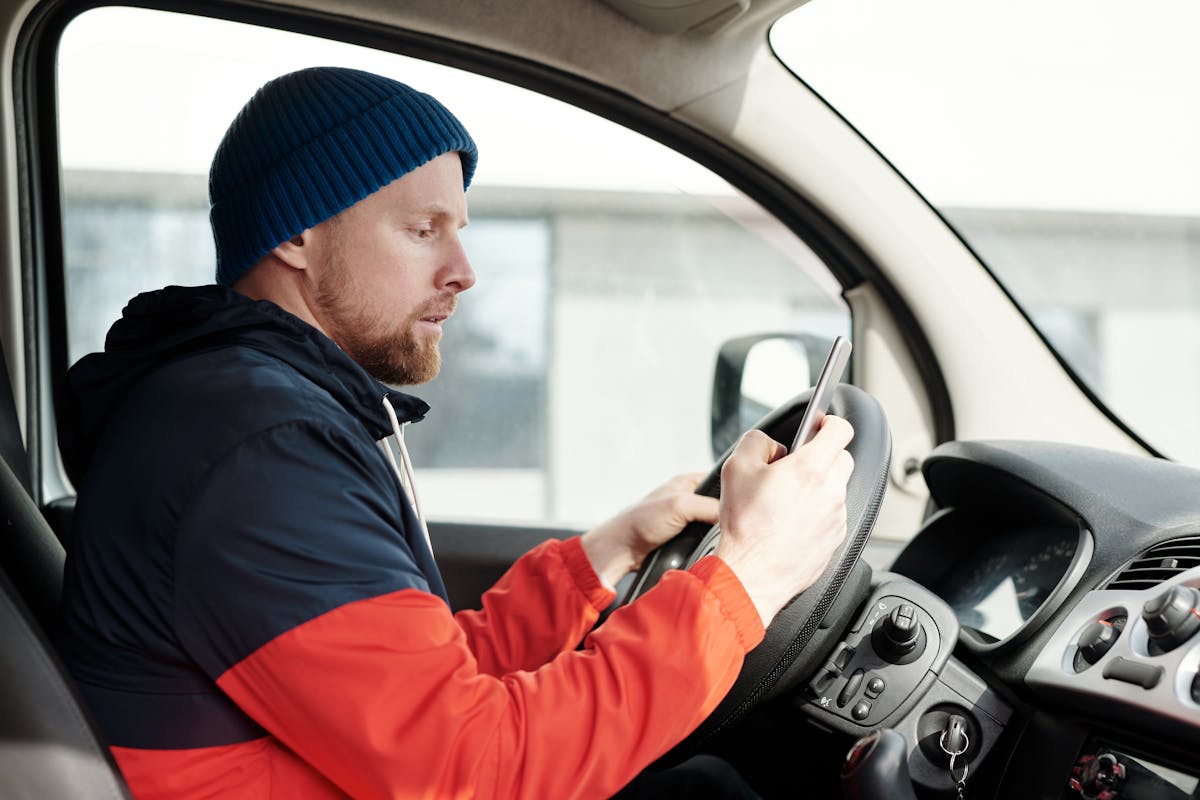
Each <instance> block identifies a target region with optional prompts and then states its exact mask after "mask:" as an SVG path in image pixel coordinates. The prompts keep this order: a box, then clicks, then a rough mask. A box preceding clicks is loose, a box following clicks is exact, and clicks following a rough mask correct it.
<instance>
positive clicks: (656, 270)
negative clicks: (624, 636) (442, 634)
mask: <svg viewBox="0 0 1200 800" xmlns="http://www.w3.org/2000/svg"><path fill="white" fill-rule="evenodd" d="M317 64H331V65H340V66H350V67H357V68H360V69H367V70H371V71H374V72H378V73H381V74H386V75H389V76H391V77H394V78H397V79H399V80H401V81H404V82H406V83H409V84H411V85H413V86H415V87H417V88H419V89H421V90H423V91H427V92H429V93H431V94H433V95H434V96H436V97H438V98H439V99H441V100H442V101H443V102H444V103H445V104H446V105H447V106H448V107H449V108H450V109H452V110H453V111H454V112H455V113H456V114H457V115H458V116H459V117H460V118H461V119H462V120H463V122H464V124H465V125H466V127H467V129H468V130H470V131H471V132H472V134H473V136H474V137H475V139H476V140H477V143H478V145H479V149H480V163H479V169H478V172H477V174H476V178H475V182H474V184H473V185H472V187H471V190H470V192H469V194H468V200H469V203H470V213H471V224H470V226H469V227H468V228H467V229H466V231H465V236H464V242H465V245H466V248H467V252H468V254H469V256H470V257H471V259H472V262H473V265H474V267H475V270H476V273H477V274H478V279H479V280H478V284H477V285H476V287H475V288H473V289H471V291H470V292H468V293H467V294H465V295H464V296H463V297H462V298H461V302H460V304H459V311H458V313H456V315H455V317H454V318H453V320H452V321H451V323H450V324H449V325H447V329H446V333H445V337H444V339H443V345H442V350H443V365H444V366H443V370H442V373H441V374H440V375H439V377H438V378H437V379H436V380H435V381H433V382H432V383H430V384H428V385H425V386H420V387H414V388H412V389H411V390H410V391H412V393H414V394H417V395H418V396H420V397H422V398H423V399H425V400H427V401H428V402H430V404H431V405H432V407H433V410H432V411H431V413H430V414H429V416H428V417H427V419H426V420H425V421H423V422H421V423H420V424H418V425H415V426H413V427H412V428H411V429H410V431H409V433H408V435H407V438H408V442H409V446H410V449H411V450H412V454H413V457H414V461H415V463H416V465H417V484H418V488H419V490H420V492H421V495H422V505H423V506H424V508H425V510H426V512H427V514H428V515H429V516H430V518H431V519H454V520H473V521H478V520H522V521H532V522H543V523H554V524H586V523H589V522H592V521H594V520H596V519H597V518H599V517H600V516H601V515H603V514H605V513H610V512H611V510H612V508H613V507H614V503H619V502H621V501H631V500H633V499H635V498H636V497H637V496H638V495H640V494H642V493H644V492H646V491H648V490H649V489H650V488H652V487H653V486H654V485H656V484H657V483H659V482H661V481H662V480H664V479H665V478H666V477H668V476H669V475H671V474H674V473H677V472H681V471H690V470H700V469H704V468H706V467H707V466H708V465H709V464H710V463H711V460H712V456H711V453H710V441H709V431H710V425H711V420H710V401H711V398H710V394H711V383H712V375H713V367H714V363H715V360H716V355H717V351H718V348H719V347H720V345H721V344H722V342H724V341H726V340H729V339H731V338H734V337H739V336H746V335H749V334H755V333H760V332H767V331H792V332H800V333H807V334H813V335H816V336H819V337H824V338H832V337H833V336H834V335H836V334H839V333H842V334H844V333H847V332H848V331H849V327H850V317H849V312H848V310H847V308H846V306H845V304H844V303H843V302H842V300H841V297H840V287H839V286H838V285H837V283H836V281H835V280H834V279H833V278H832V277H831V275H830V274H829V272H828V271H827V270H826V268H825V267H824V266H823V265H822V264H821V262H820V261H819V259H817V257H816V256H815V255H814V254H813V253H812V252H811V251H810V250H809V249H808V248H807V247H806V246H805V245H804V243H803V242H801V241H800V240H799V239H797V238H796V237H795V236H794V235H793V234H792V233H791V232H790V231H788V230H787V229H785V228H784V227H783V226H782V225H781V224H780V223H779V222H778V221H777V220H775V219H774V218H772V217H771V216H770V215H768V214H767V213H765V212H764V211H763V210H762V209H761V208H760V207H759V206H757V205H756V204H754V203H753V202H751V201H749V200H748V199H747V198H746V197H744V196H742V195H741V194H739V193H738V192H737V191H735V190H734V189H733V188H732V187H731V186H730V185H729V184H728V183H727V182H726V181H724V180H722V179H721V178H719V177H718V176H716V175H714V174H713V173H711V172H709V171H708V170H706V169H704V168H703V167H701V166H699V165H697V164H696V163H694V162H692V161H690V160H688V159H686V158H684V157H682V156H680V155H679V154H677V153H675V152H673V151H671V150H669V149H667V148H665V147H663V146H661V145H659V144H657V143H655V142H653V141H652V140H650V139H648V138H646V137H643V136H641V135H639V134H636V133H634V132H631V131H629V130H627V129H625V128H622V127H620V126H618V125H615V124H613V123H611V122H608V121H606V120H604V119H602V118H600V117H597V116H595V115H592V114H590V113H587V112H584V111H581V110H579V109H577V108H574V107H571V106H568V105H566V104H564V103H561V102H559V101H556V100H553V99H551V98H548V97H545V96H541V95H538V94H535V93H533V92H530V91H527V90H524V89H520V88H517V87H514V86H511V85H507V84H504V83H502V82H498V81H495V80H491V79H488V78H483V77H480V76H478V75H474V74H471V73H468V72H463V71H459V70H454V69H450V68H447V67H443V66H439V65H435V64H430V63H425V62H421V61H417V60H414V59H411V58H406V57H401V56H398V55H394V54H390V53H383V52H378V51H373V50H370V49H366V48H361V47H354V46H350V45H345V44H341V43H336V42H330V41H324V40H320V39H314V38H311V37H304V36H299V35H295V34H290V33H285V32H281V31H276V30H270V29H264V28H256V27H253V26H247V25H239V24H233V23H228V22H221V21H215V20H209V19H204V18H198V17H192V16H187V15H182V14H175V13H166V12H159V11H148V10H139V9H117V8H102V9H97V10H93V11H89V12H86V13H85V14H83V15H81V16H80V17H78V18H77V19H76V20H75V21H74V22H72V23H71V25H70V26H69V27H68V29H67V30H66V31H65V33H64V36H63V39H62V43H61V47H60V54H59V68H58V86H59V125H60V142H61V163H62V185H63V231H64V237H65V242H64V245H65V247H64V251H65V260H66V264H65V266H66V281H65V284H66V301H67V302H66V305H67V310H68V323H67V327H68V331H67V335H68V349H69V355H70V358H71V359H72V360H74V359H77V358H78V357H80V356H82V355H83V354H85V353H87V352H90V351H93V350H96V349H98V348H100V347H102V345H103V339H104V334H105V331H106V330H107V328H108V326H109V325H110V324H111V323H112V322H113V320H114V319H116V318H117V316H118V315H119V313H120V310H121V307H122V306H123V305H124V303H125V302H126V301H127V300H128V298H129V297H131V296H132V295H133V294H135V293H137V292H139V291H144V290H148V289H153V288H158V287H161V286H163V285H166V284H171V283H176V284H202V283H210V282H212V280H213V263H214V262H213V259H214V255H213V245H212V240H211V234H210V232H209V227H208V218H207V210H208V203H207V196H206V172H207V169H208V163H209V160H210V159H211V157H212V153H213V152H214V150H215V148H216V145H217V142H218V141H219V139H220V137H221V135H222V133H223V132H224V129H225V127H226V126H227V125H228V124H229V122H230V121H231V120H232V118H233V117H234V115H235V114H236V113H237V111H238V109H239V108H240V107H241V105H242V103H244V102H245V101H246V100H247V99H248V98H249V97H250V96H251V94H252V93H253V92H254V90H255V89H256V88H257V87H258V86H260V85H261V84H262V83H264V82H266V81H267V80H269V79H271V78H273V77H275V76H277V75H280V74H282V73H285V72H288V71H290V70H293V69H298V68H302V67H306V66H313V65H317ZM773 379H774V380H775V381H776V382H778V383H780V384H781V385H783V386H784V387H786V389H787V391H786V392H784V393H783V394H782V395H780V396H784V397H786V396H787V393H788V392H794V391H797V390H799V389H800V388H803V387H804V386H805V385H807V377H806V376H805V375H781V374H776V375H773Z"/></svg>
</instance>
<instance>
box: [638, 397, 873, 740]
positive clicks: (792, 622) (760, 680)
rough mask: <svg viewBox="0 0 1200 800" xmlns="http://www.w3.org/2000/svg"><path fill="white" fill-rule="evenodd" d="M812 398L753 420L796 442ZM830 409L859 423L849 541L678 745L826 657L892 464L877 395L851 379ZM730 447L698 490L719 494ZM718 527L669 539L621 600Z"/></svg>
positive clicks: (695, 550) (725, 722) (684, 557)
mask: <svg viewBox="0 0 1200 800" xmlns="http://www.w3.org/2000/svg"><path fill="white" fill-rule="evenodd" d="M811 397H812V391H811V390H809V391H806V392H803V393H801V394H799V395H797V396H796V397H794V398H792V399H791V400H789V401H788V402H786V403H784V404H783V405H782V406H780V407H779V408H777V409H775V410H774V411H772V412H771V413H769V414H767V415H766V416H765V417H763V418H762V419H761V420H760V421H759V422H758V423H757V424H756V425H755V426H754V427H756V428H758V429H759V430H761V431H763V432H765V433H766V434H767V435H768V436H770V437H771V438H773V439H775V440H776V441H780V442H790V441H791V440H792V438H793V436H794V435H795V431H796V428H797V427H798V426H799V424H800V417H801V416H802V415H803V413H804V409H805V408H806V407H807V406H808V402H809V400H810V399H811ZM829 413H831V414H836V415H837V416H840V417H844V418H846V419H847V420H849V422H850V423H851V425H853V426H854V439H853V440H852V441H851V442H850V444H849V446H848V447H847V448H846V449H847V450H849V452H850V455H851V456H853V457H854V472H853V474H852V475H851V476H850V481H849V484H848V485H847V489H846V528H847V534H846V538H845V540H844V541H843V542H842V544H841V545H840V546H839V547H838V549H837V550H836V551H835V552H834V554H833V557H832V558H831V560H830V562H829V566H828V567H827V568H826V570H825V572H823V573H822V574H821V576H820V577H819V578H818V579H817V580H816V582H815V583H813V585H812V586H810V587H809V588H808V589H806V590H804V591H803V592H801V593H800V594H798V595H797V596H796V597H794V598H793V599H792V600H791V601H790V602H789V603H788V604H787V605H786V606H785V607H784V608H783V609H782V610H781V611H780V612H779V613H778V614H777V615H776V616H775V619H774V620H773V621H772V622H771V624H770V625H769V626H768V627H767V631H766V635H765V636H764V637H763V640H762V642H761V643H760V644H759V645H758V646H757V647H756V648H755V649H754V650H752V651H750V652H749V653H747V654H746V659H745V661H744V662H743V664H742V670H741V673H740V674H739V675H738V679H737V680H736V681H735V682H734V685H733V687H732V688H731V689H730V690H729V693H728V694H727V695H726V696H725V698H724V700H722V701H721V703H720V704H719V705H718V706H717V708H716V709H715V710H714V711H713V713H712V714H710V715H709V717H708V719H706V720H705V721H704V722H703V723H702V724H701V725H700V727H699V728H697V729H696V731H695V732H693V733H692V735H691V736H689V737H688V739H687V740H686V741H685V742H684V743H683V744H682V745H681V746H680V747H679V748H677V750H679V751H688V750H690V749H694V747H695V746H696V745H699V744H700V743H701V742H703V741H705V740H707V739H709V738H711V737H712V736H714V735H716V734H717V733H719V732H720V731H722V730H723V729H725V728H726V727H727V726H729V725H731V724H732V723H734V722H736V721H737V720H739V719H741V718H742V717H743V716H745V714H746V713H748V712H749V711H750V710H751V709H752V708H754V707H755V706H757V705H758V704H759V703H761V702H763V701H764V700H767V699H769V698H771V697H774V696H776V695H778V694H780V693H782V692H783V691H786V690H787V689H790V688H792V687H794V686H796V685H797V684H798V683H800V682H801V681H802V680H804V679H806V678H807V677H809V676H810V675H811V674H812V673H813V672H814V671H815V670H816V667H817V666H818V665H819V663H820V661H821V660H823V659H824V657H825V655H826V653H825V650H826V649H828V648H824V647H820V648H807V647H806V646H807V645H809V643H810V642H812V641H813V638H814V634H816V632H817V629H818V628H819V627H821V623H822V621H823V620H824V618H825V616H826V614H827V612H828V611H829V610H830V608H831V607H833V606H834V601H835V600H837V598H838V594H839V593H840V592H841V591H842V589H843V587H844V586H846V584H847V579H848V578H849V577H850V575H851V573H852V572H853V571H854V567H855V565H856V564H857V563H858V560H859V556H860V555H861V554H862V550H863V546H864V545H865V544H866V541H867V538H868V536H870V533H871V530H872V528H874V526H875V519H876V517H877V515H878V512H879V506H880V504H881V503H882V501H883V494H884V491H885V489H886V487H887V479H888V473H889V470H890V467H891V453H892V440H891V434H890V432H889V430H888V426H887V419H886V417H885V416H884V413H883V408H882V407H881V406H880V405H879V402H878V401H877V400H876V399H875V398H873V397H872V396H871V395H869V394H867V393H866V392H864V391H862V390H861V389H859V388H857V387H854V386H851V385H849V384H840V385H839V386H838V387H837V389H836V390H835V391H834V395H833V400H832V402H831V403H830V406H829ZM730 452H732V448H730V450H729V451H726V452H725V454H724V455H722V456H721V458H720V459H719V460H718V461H717V463H716V464H715V465H714V466H713V468H712V471H711V472H709V474H708V475H707V476H706V477H705V478H704V480H703V481H701V483H700V485H699V486H698V487H697V489H696V491H697V493H698V494H703V495H708V496H710V497H720V493H721V485H720V484H721V466H722V465H723V464H724V463H725V459H726V458H728V457H729V453H730ZM711 530H712V526H709V525H706V524H693V525H689V526H688V527H687V528H685V529H684V530H683V531H682V532H680V534H679V535H678V536H676V537H675V538H674V539H672V540H671V541H669V542H667V543H665V544H664V545H662V546H661V547H659V548H658V549H657V550H655V551H654V552H653V553H651V554H650V555H649V556H648V557H647V558H646V560H645V561H644V562H643V564H642V567H641V569H640V570H638V573H637V576H636V577H635V579H634V581H633V584H632V586H631V588H630V590H629V592H628V593H627V594H626V596H625V598H624V599H623V600H622V602H623V603H627V602H631V601H633V600H634V599H636V598H637V597H640V596H641V595H642V594H643V593H645V592H646V591H648V590H649V589H650V588H651V587H652V586H653V585H654V584H656V583H657V582H658V580H659V578H661V577H662V575H663V573H665V572H666V571H667V570H670V569H682V568H686V566H687V565H688V564H690V563H693V562H694V561H695V560H698V557H699V556H702V555H703V554H704V551H705V549H706V548H707V547H708V546H709V542H711V541H712V538H713V537H712V536H710V531H711Z"/></svg>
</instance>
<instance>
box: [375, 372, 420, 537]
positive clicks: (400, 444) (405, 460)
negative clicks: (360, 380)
mask: <svg viewBox="0 0 1200 800" xmlns="http://www.w3.org/2000/svg"><path fill="white" fill-rule="evenodd" d="M383 409H384V410H385V411H386V412H387V415H388V419H389V420H391V422H392V433H393V434H394V438H395V440H396V446H397V448H398V449H399V450H400V463H399V464H397V463H396V456H395V455H393V454H392V448H390V447H388V446H387V442H386V441H380V442H379V446H380V447H382V448H383V452H384V454H385V455H387V458H388V461H389V462H391V465H392V469H393V470H394V471H395V473H396V479H397V480H399V481H400V486H401V487H402V488H403V489H404V491H406V492H407V493H408V497H409V499H410V500H412V504H413V510H414V511H416V512H417V522H419V523H420V525H421V534H422V535H423V536H424V537H425V543H426V544H427V545H429V551H430V552H433V542H431V541H430V539H429V527H428V526H427V525H426V524H425V515H424V514H422V513H421V501H420V500H418V499H417V482H416V479H415V477H414V476H413V468H412V459H410V458H409V457H408V448H407V447H405V446H404V428H405V426H407V425H408V424H409V423H407V422H405V423H401V422H400V420H399V419H398V418H397V417H396V409H394V408H392V401H391V400H389V399H388V398H387V395H384V398H383Z"/></svg>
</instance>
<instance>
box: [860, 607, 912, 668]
mask: <svg viewBox="0 0 1200 800" xmlns="http://www.w3.org/2000/svg"><path fill="white" fill-rule="evenodd" d="M871 644H872V645H873V646H874V648H875V652H876V653H878V654H879V655H880V656H882V657H883V658H884V659H885V660H887V661H890V662H891V663H893V664H908V663H909V662H912V661H916V660H917V658H919V657H920V655H921V653H923V652H924V651H925V631H923V630H922V629H921V623H920V621H919V620H918V618H917V611H916V609H915V608H914V607H913V606H912V605H910V604H909V603H902V604H900V605H898V606H896V607H895V608H894V609H892V613H891V614H888V615H887V616H886V617H884V618H883V619H881V620H879V622H877V623H875V628H874V629H873V630H872V631H871Z"/></svg>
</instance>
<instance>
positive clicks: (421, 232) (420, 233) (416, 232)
mask: <svg viewBox="0 0 1200 800" xmlns="http://www.w3.org/2000/svg"><path fill="white" fill-rule="evenodd" d="M412 233H413V236H416V237H417V238H418V239H432V238H433V234H434V230H433V228H413V229H412Z"/></svg>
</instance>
